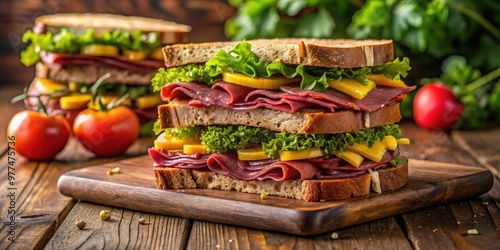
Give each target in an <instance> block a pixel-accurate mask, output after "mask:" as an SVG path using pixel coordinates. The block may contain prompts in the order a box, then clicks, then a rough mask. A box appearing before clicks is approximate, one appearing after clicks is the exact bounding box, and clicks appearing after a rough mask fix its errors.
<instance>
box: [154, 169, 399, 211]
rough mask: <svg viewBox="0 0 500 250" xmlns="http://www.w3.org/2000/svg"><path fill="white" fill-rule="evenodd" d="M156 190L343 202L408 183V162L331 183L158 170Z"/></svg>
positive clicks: (206, 172) (195, 171)
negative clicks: (249, 194)
mask: <svg viewBox="0 0 500 250" xmlns="http://www.w3.org/2000/svg"><path fill="white" fill-rule="evenodd" d="M154 174H155V178H156V186H157V187H158V188H161V189H190V188H205V189H219V190H225V191H238V192H244V193H253V194H267V195H276V196H282V197H288V198H295V199H302V200H306V201H322V200H325V201H327V200H341V199H347V198H351V197H359V196H364V195H368V194H369V193H370V191H371V190H372V187H373V189H374V190H375V191H376V192H387V191H389V190H393V189H397V188H400V187H402V186H404V185H405V184H406V183H407V182H408V160H407V159H404V161H401V162H400V163H399V164H398V165H397V166H394V167H389V168H384V169H379V170H375V171H372V172H371V173H366V174H363V175H360V176H357V177H352V178H342V179H328V180H302V181H301V180H285V181H273V180H262V181H258V180H253V181H244V180H236V179H233V178H231V177H228V176H225V175H220V174H217V173H215V172H208V171H198V170H192V169H180V168H161V167H156V168H154Z"/></svg>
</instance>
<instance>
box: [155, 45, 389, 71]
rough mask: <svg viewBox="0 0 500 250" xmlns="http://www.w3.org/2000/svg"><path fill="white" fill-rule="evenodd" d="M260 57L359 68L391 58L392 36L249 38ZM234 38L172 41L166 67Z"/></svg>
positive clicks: (199, 59)
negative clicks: (373, 38) (371, 38)
mask: <svg viewBox="0 0 500 250" xmlns="http://www.w3.org/2000/svg"><path fill="white" fill-rule="evenodd" d="M248 42H249V43H250V44H251V45H252V51H253V52H254V53H256V54H257V55H258V56H259V58H260V60H264V61H268V62H273V61H276V60H280V61H281V62H283V63H285V64H292V65H299V64H302V65H306V66H319V67H327V68H334V67H340V68H358V67H366V66H376V65H383V64H386V63H388V62H391V61H393V60H394V51H393V46H392V40H349V39H314V38H277V39H257V40H248ZM236 44H237V42H210V43H192V44H174V45H169V46H165V47H163V56H164V59H165V66H166V67H174V66H182V65H187V64H191V63H204V62H207V61H208V60H210V59H211V58H212V57H213V56H214V55H215V54H216V53H217V51H219V49H222V50H224V51H230V50H231V49H232V48H233V47H234V46H235V45H236Z"/></svg>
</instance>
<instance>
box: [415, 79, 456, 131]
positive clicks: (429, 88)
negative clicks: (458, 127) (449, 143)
mask: <svg viewBox="0 0 500 250" xmlns="http://www.w3.org/2000/svg"><path fill="white" fill-rule="evenodd" d="M462 113H463V104H462V103H461V102H460V100H458V99H457V97H456V96H455V95H454V94H453V91H452V90H451V89H450V88H448V87H447V86H446V85H444V84H442V83H429V84H427V85H425V86H423V87H422V88H421V89H419V90H418V92H417V94H416V95H415V99H414V100H413V118H414V119H415V122H416V123H417V124H418V125H419V126H420V127H423V128H426V129H429V130H446V129H450V128H451V127H453V126H454V125H455V124H456V123H457V122H458V121H459V120H460V119H461V118H462Z"/></svg>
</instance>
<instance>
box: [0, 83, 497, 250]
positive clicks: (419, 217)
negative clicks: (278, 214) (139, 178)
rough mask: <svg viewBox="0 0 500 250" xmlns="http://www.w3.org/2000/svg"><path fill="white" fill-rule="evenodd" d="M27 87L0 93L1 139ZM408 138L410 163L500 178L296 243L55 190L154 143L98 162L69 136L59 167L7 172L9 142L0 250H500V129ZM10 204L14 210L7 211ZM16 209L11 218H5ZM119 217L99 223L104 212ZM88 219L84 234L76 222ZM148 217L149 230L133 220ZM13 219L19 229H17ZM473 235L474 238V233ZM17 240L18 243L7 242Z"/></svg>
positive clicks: (39, 165)
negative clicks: (461, 194)
mask: <svg viewBox="0 0 500 250" xmlns="http://www.w3.org/2000/svg"><path fill="white" fill-rule="evenodd" d="M22 87H23V86H19V85H6V86H0V114H1V118H0V136H1V137H2V138H6V135H5V133H6V128H7V124H8V121H9V120H10V118H11V117H12V116H13V115H14V114H15V113H16V112H17V111H19V110H21V108H22V107H21V105H19V104H16V105H12V104H10V99H11V98H12V97H14V96H15V95H18V94H19V93H21V91H22ZM401 129H402V131H403V136H405V137H409V138H410V139H411V140H412V144H411V145H410V146H407V147H405V148H404V149H403V150H402V154H403V155H405V156H407V157H409V158H416V159H426V160H433V161H441V162H448V163H456V164H462V165H475V166H481V167H484V168H486V169H488V170H490V171H491V172H492V173H493V175H494V176H495V183H494V185H493V188H492V189H491V190H490V191H489V192H488V193H487V194H484V195H481V196H479V197H474V198H471V199H469V200H461V201H456V202H452V203H447V204H444V205H437V206H431V207H428V208H425V209H419V210H416V211H412V212H408V213H404V214H401V215H397V216H391V217H387V218H384V219H380V220H376V221H373V222H369V223H364V224H361V225H355V226H351V227H348V228H344V229H339V230H336V231H335V233H337V234H338V238H337V239H332V237H331V235H332V233H333V232H328V233H325V234H322V235H318V236H311V237H298V236H293V235H288V234H284V233H278V232H272V231H263V230H257V229H251V228H245V227H239V226H233V225H225V224H218V223H211V222H204V221H197V220H191V219H185V218H178V217H170V216H164V215H158V214H149V213H143V212H139V211H132V210H126V209H121V208H116V207H108V206H103V205H99V204H93V203H88V202H84V201H78V200H75V199H72V198H69V197H66V196H63V195H62V194H60V193H59V191H58V189H57V181H58V178H59V177H60V176H61V175H62V174H63V173H65V172H67V171H69V170H73V169H78V168H84V167H88V166H92V165H96V164H101V163H105V162H113V161H118V160H121V159H125V158H130V157H134V156H138V155H144V154H145V152H146V149H147V147H149V146H150V145H151V143H152V141H151V139H142V140H140V141H139V142H137V143H136V144H134V145H133V146H132V147H131V148H130V149H129V151H128V152H127V154H126V155H123V156H120V157H116V158H95V157H93V156H92V154H90V153H87V152H85V151H84V150H83V148H82V147H81V146H80V145H79V143H78V142H77V141H76V140H74V138H72V139H71V140H70V142H69V144H68V145H67V147H66V148H65V149H64V151H63V152H62V153H61V154H60V155H59V156H58V157H57V159H56V160H54V161H49V162H30V161H27V160H26V159H25V158H23V157H20V156H19V157H17V158H16V160H15V165H14V166H15V170H12V169H10V170H9V169H8V159H7V155H6V151H7V142H6V140H1V141H0V152H1V153H2V155H1V158H0V178H1V181H0V190H1V191H0V194H1V196H0V197H2V198H0V220H1V223H2V224H1V226H0V249H41V248H45V249H76V248H79V249H125V248H127V249H185V248H187V249H277V248H279V249H312V248H315V249H326V248H329V249H344V248H347V249H352V248H356V249H365V248H366V249H412V248H415V249H500V231H499V228H500V210H499V203H500V185H499V182H498V179H499V178H500V143H499V141H500V128H492V129H487V130H481V131H452V132H451V133H445V132H429V131H425V130H422V129H420V128H418V127H417V126H415V125H414V124H413V123H412V122H411V121H404V122H402V124H401ZM8 172H12V173H14V174H15V186H14V187H15V202H14V203H12V202H11V201H10V198H9V197H8V196H7V195H8V194H9V187H10V186H9V185H8V181H7V179H8V174H9V173H8ZM9 207H10V208H9ZM12 208H13V209H14V210H15V212H14V213H13V214H14V218H12V219H13V220H11V218H10V216H11V215H12V214H11V212H12V211H9V210H11V209H12ZM103 209H109V210H110V211H111V213H112V217H113V218H114V219H113V220H112V221H106V222H103V221H101V220H99V219H95V218H98V215H99V212H100V211H101V210H103ZM80 218H88V219H87V220H86V222H87V225H86V229H85V230H78V229H77V228H76V226H75V222H76V221H77V220H78V219H80ZM139 218H146V219H147V220H148V221H149V223H148V224H146V225H141V224H139V223H137V221H138V220H139ZM11 221H14V223H15V227H14V230H11V225H10V223H11ZM470 229H475V230H477V232H478V234H468V233H467V231H468V230H470ZM12 236H15V241H14V242H12V241H11V240H10V239H11V237H12Z"/></svg>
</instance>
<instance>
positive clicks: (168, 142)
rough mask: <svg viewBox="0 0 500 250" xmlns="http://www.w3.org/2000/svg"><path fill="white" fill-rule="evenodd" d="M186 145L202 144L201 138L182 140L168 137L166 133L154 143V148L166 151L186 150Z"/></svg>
mask: <svg viewBox="0 0 500 250" xmlns="http://www.w3.org/2000/svg"><path fill="white" fill-rule="evenodd" d="M186 144H188V145H189V144H194V145H196V144H201V142H200V139H199V138H191V139H188V140H181V139H179V138H176V137H172V136H170V135H166V134H165V133H161V134H160V135H159V136H158V138H156V140H155V141H154V146H155V148H156V149H164V150H176V149H180V150H184V145H186Z"/></svg>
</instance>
